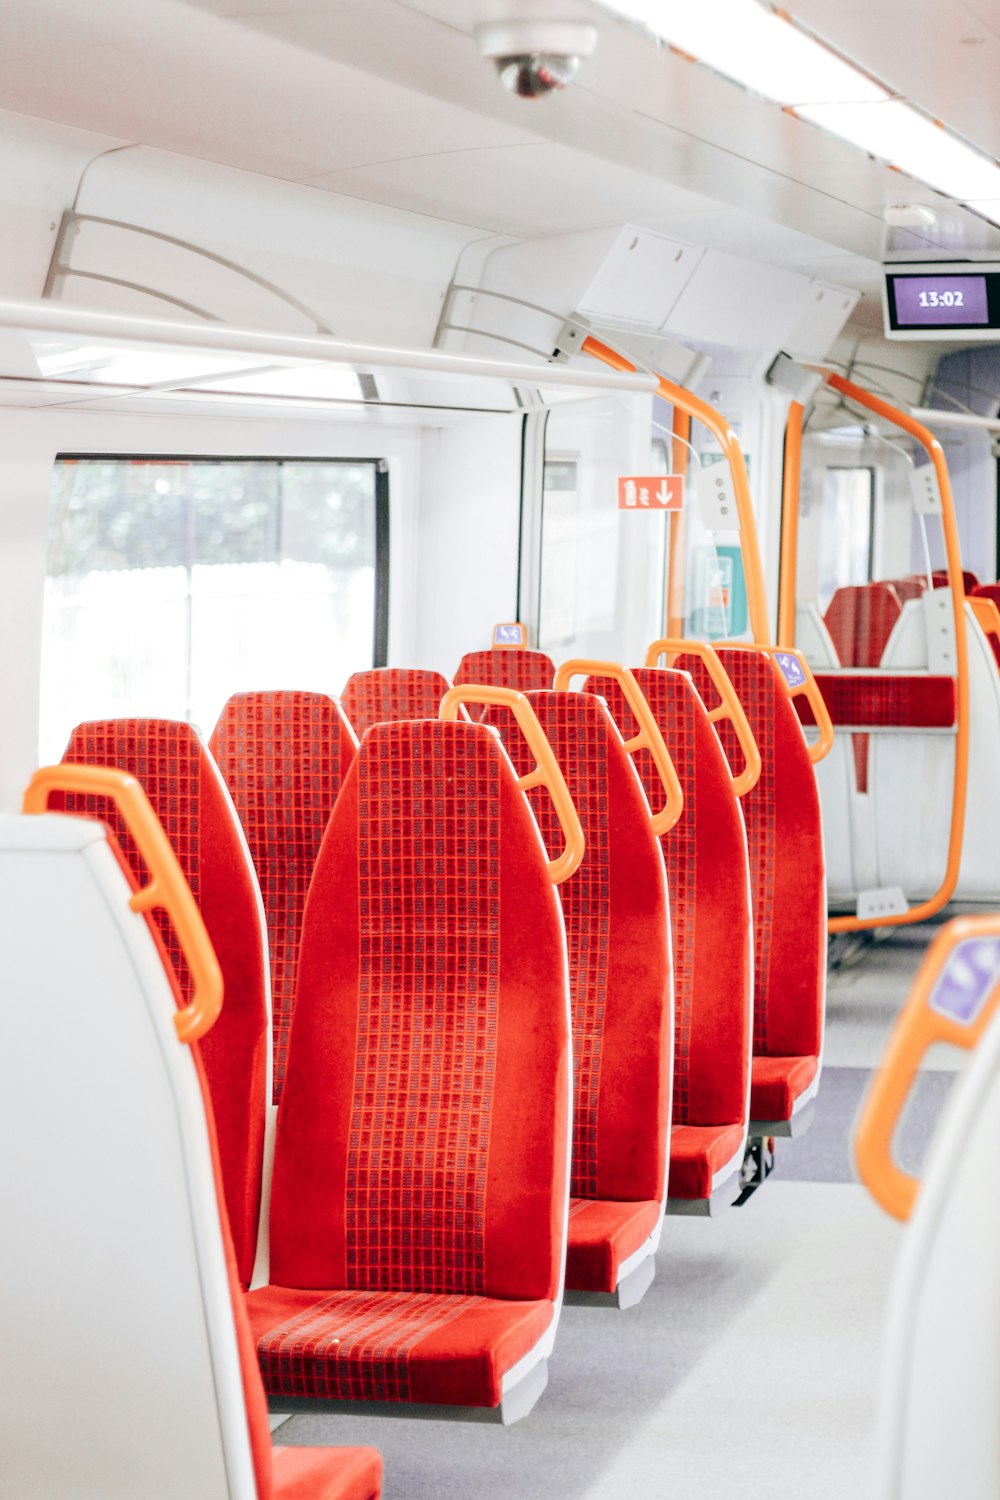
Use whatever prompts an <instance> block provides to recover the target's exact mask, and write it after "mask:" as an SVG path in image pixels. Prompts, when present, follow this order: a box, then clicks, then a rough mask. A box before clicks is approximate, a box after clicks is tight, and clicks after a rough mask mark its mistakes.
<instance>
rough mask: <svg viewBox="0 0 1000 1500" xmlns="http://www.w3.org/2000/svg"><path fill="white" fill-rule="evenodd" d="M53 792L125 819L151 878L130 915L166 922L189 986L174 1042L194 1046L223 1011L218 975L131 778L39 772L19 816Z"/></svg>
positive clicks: (86, 771)
mask: <svg viewBox="0 0 1000 1500" xmlns="http://www.w3.org/2000/svg"><path fill="white" fill-rule="evenodd" d="M53 792H65V793H69V794H71V795H73V796H79V797H106V798H107V799H108V801H109V802H113V803H114V804H115V806H116V807H117V809H118V811H119V812H120V813H121V815H122V817H123V818H124V820H125V823H126V826H127V828H128V831H129V833H130V834H131V835H132V837H133V839H134V840H135V844H136V848H137V849H138V851H139V853H140V854H141V855H142V858H143V861H144V862H145V865H146V868H147V869H148V870H149V873H150V876H151V877H152V878H151V879H150V882H149V884H148V885H146V886H143V887H142V888H141V890H138V891H134V892H133V893H132V895H131V896H130V897H129V906H130V907H131V908H132V910H133V911H135V912H149V911H152V910H153V908H154V907H157V906H159V907H161V908H162V909H163V910H164V911H165V912H166V913H167V915H168V917H169V918H170V921H171V923H172V924H173V929H174V931H175V932H176V934H177V938H178V941H179V942H180V945H181V948H182V949H183V952H184V957H185V959H186V960H187V965H188V968H189V970H190V971H191V982H192V994H191V999H190V1001H189V1003H188V1004H187V1005H186V1006H184V1008H183V1009H182V1010H179V1011H178V1012H177V1014H176V1015H175V1016H174V1026H175V1028H176V1031H177V1037H178V1040H179V1041H181V1042H196V1041H198V1040H199V1038H201V1037H203V1036H204V1035H205V1033H206V1032H208V1031H210V1030H211V1029H212V1027H213V1026H214V1025H215V1022H216V1020H217V1019H218V1016H219V1012H220V1011H221V1010H222V970H221V969H220V968H219V961H218V959H217V958H216V956H215V949H214V948H213V947H212V941H211V939H210V937H209V935H208V933H207V932H206V930H205V924H204V922H203V921H202V917H201V912H200V911H199V910H198V906H197V903H196V902H195V899H194V896H193V895H192V894H191V887H190V886H189V885H188V883H187V881H186V880H185V878H184V872H183V871H182V870H181V867H180V865H179V864H178V862H177V856H176V854H175V853H174V851H173V849H172V848H171V846H170V840H169V839H168V838H167V835H166V834H165V833H164V831H163V825H162V824H161V822H160V820H159V818H158V817H157V816H156V813H155V812H154V811H153V809H152V806H151V805H150V802H149V799H148V797H147V796H146V793H145V792H144V791H143V789H142V786H141V785H140V784H139V782H138V781H136V779H135V777H134V776H129V775H128V774H127V773H126V772H124V771H116V770H113V769H111V768H110V767H108V766H73V765H59V766H43V767H42V769H41V770H40V771H36V772H35V774H34V776H32V778H31V780H30V782H29V783H28V787H27V790H26V791H25V794H24V801H23V808H24V811H25V812H26V813H44V812H46V811H47V810H48V805H49V798H50V797H51V796H52V794H53ZM74 816H75V814H74Z"/></svg>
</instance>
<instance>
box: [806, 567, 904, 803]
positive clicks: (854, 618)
mask: <svg viewBox="0 0 1000 1500" xmlns="http://www.w3.org/2000/svg"><path fill="white" fill-rule="evenodd" d="M902 613H903V605H902V601H901V599H900V596H899V594H898V593H897V592H896V587H895V585H894V584H892V583H866V584H863V585H852V586H851V587H850V588H842V589H838V590H837V592H836V593H835V594H834V596H833V598H832V599H831V600H830V603H829V604H828V605H827V610H826V616H825V619H826V626H827V629H828V630H829V632H830V635H831V636H832V637H833V642H834V645H835V646H836V648H837V655H838V656H839V658H840V665H841V666H842V667H877V666H878V664H879V662H880V661H881V660H882V653H883V652H884V650H885V648H886V644H887V643H888V640H889V637H890V635H891V634H892V631H893V627H894V625H895V624H896V621H897V620H898V619H899V617H900V615H901V614H902ZM851 742H852V747H853V750H854V784H855V786H856V787H857V789H858V791H859V792H867V790H868V736H867V735H866V734H855V735H852V736H851Z"/></svg>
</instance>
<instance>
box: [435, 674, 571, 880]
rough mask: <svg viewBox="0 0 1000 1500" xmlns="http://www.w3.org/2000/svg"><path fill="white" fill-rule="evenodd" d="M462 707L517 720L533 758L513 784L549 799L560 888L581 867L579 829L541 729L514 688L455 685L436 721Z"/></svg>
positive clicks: (554, 875)
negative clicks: (537, 789) (560, 840)
mask: <svg viewBox="0 0 1000 1500" xmlns="http://www.w3.org/2000/svg"><path fill="white" fill-rule="evenodd" d="M463 703H482V704H486V705H488V706H493V707H496V708H509V709H510V711H511V713H512V714H513V715H514V718H515V719H516V720H517V725H518V728H519V729H520V731H521V733H522V734H523V735H524V738H525V740H526V742H527V745H528V749H529V750H530V751H531V753H532V755H533V756H534V757H535V769H534V770H533V771H529V772H528V774H527V775H526V776H519V777H518V779H517V784H518V786H519V787H520V788H521V790H522V792H528V791H530V790H531V788H532V787H533V786H543V787H544V788H545V790H546V791H547V792H548V794H549V796H550V797H551V798H552V802H553V805H554V807H555V810H556V817H557V818H558V819H559V826H560V828H561V829H562V831H563V837H564V839H565V840H566V847H565V848H564V849H563V852H562V853H561V854H560V855H559V857H558V859H550V860H549V875H550V877H551V879H552V884H553V885H561V884H562V882H563V881H564V880H568V879H569V877H570V876H571V875H573V874H575V872H576V871H577V870H578V869H579V868H580V865H581V864H582V863H583V851H584V837H583V826H582V824H581V823H580V817H579V814H578V813H577V810H576V807H575V805H574V802H573V798H572V797H571V796H570V794H569V787H568V786H567V785H566V779H565V777H564V776H563V773H562V771H561V770H560V769H559V762H558V761H557V760H556V758H555V755H554V753H553V750H552V746H551V745H550V744H549V742H548V739H547V738H546V735H545V731H544V729H543V728H542V726H541V724H539V722H538V717H537V715H536V713H535V710H534V709H533V708H532V706H531V704H530V703H529V702H528V700H527V698H526V697H525V696H524V694H523V693H519V692H517V691H516V690H515V689H514V688H503V687H488V686H480V685H478V684H475V683H471V682H470V683H459V684H458V685H457V686H455V687H453V688H449V689H448V691H447V692H446V693H445V695H444V697H443V698H442V699H441V707H440V709H439V710H438V717H439V718H441V719H445V720H455V719H457V718H458V717H459V710H460V709H461V706H462V704H463Z"/></svg>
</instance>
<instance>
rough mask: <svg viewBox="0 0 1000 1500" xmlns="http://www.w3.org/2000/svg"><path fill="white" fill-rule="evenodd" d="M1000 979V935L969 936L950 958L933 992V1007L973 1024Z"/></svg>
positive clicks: (962, 1022)
mask: <svg viewBox="0 0 1000 1500" xmlns="http://www.w3.org/2000/svg"><path fill="white" fill-rule="evenodd" d="M998 982H1000V938H967V939H966V940H965V942H964V943H959V945H958V947H957V948H956V949H955V951H954V953H953V954H952V955H951V957H950V958H949V959H948V962H947V964H946V965H945V968H944V971H943V973H941V974H940V975H939V976H938V980H937V983H936V984H935V986H934V988H933V990H932V991H931V997H930V1001H929V1002H928V1003H929V1005H930V1008H931V1010H934V1011H937V1013H938V1015H940V1016H947V1017H948V1019H949V1020H950V1021H957V1022H958V1024H959V1026H972V1025H973V1024H974V1022H975V1021H976V1020H977V1019H978V1017H979V1015H980V1014H981V1012H982V1009H983V1006H984V1005H985V1004H986V1002H987V1000H988V999H989V998H990V996H991V995H992V993H993V991H994V990H995V989H996V986H997V984H998Z"/></svg>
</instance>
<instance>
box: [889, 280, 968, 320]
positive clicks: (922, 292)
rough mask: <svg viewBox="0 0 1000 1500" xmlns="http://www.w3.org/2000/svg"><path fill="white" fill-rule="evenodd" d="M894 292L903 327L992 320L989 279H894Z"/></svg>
mask: <svg viewBox="0 0 1000 1500" xmlns="http://www.w3.org/2000/svg"><path fill="white" fill-rule="evenodd" d="M892 291H893V296H894V297H895V299H896V322H897V323H898V324H899V326H900V327H901V328H941V327H945V326H947V325H949V324H955V323H975V324H981V325H982V326H983V327H986V326H988V324H989V321H990V312H989V304H988V302H987V298H986V277H985V276H894V277H893V278H892Z"/></svg>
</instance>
